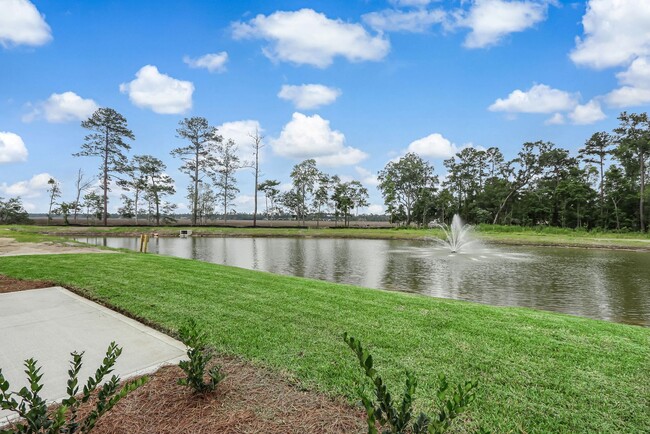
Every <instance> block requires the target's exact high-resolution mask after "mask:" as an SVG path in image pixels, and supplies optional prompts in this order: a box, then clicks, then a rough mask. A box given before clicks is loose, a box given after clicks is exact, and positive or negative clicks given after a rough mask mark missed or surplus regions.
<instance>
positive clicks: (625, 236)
mask: <svg viewBox="0 0 650 434" xmlns="http://www.w3.org/2000/svg"><path fill="white" fill-rule="evenodd" d="M181 229H190V230H192V231H193V234H194V235H195V236H206V237H313V238H367V239H403V240H422V239H427V238H432V237H442V236H443V234H442V231H441V230H437V229H411V228H409V229H403V228H393V229H385V228H381V229H373V228H323V229H316V228H309V229H299V228H269V227H258V228H245V227H244V228H241V227H196V228H191V227H184V228H181V227H165V226H163V227H149V226H142V227H133V226H109V227H103V226H0V234H3V233H4V232H5V231H6V234H7V236H16V237H23V238H28V237H33V238H35V239H42V238H43V235H52V236H56V237H65V236H75V235H77V236H139V235H140V234H142V233H153V232H155V233H158V234H159V235H160V236H163V237H164V236H178V232H179V230H181ZM475 229H476V230H475V233H476V235H477V236H478V237H479V238H480V239H482V240H484V241H486V242H488V243H497V244H509V245H533V246H537V245H539V246H565V247H587V248H619V249H638V250H644V251H650V234H647V233H639V232H631V233H615V232H596V231H590V232H587V231H582V230H574V229H562V228H549V227H537V228H527V227H521V226H499V225H479V226H477V227H476V228H475ZM9 234H11V235H9ZM39 237H40V238H39Z"/></svg>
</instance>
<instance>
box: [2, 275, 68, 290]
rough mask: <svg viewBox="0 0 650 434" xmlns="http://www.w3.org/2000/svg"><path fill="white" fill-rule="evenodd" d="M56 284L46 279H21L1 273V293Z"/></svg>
mask: <svg viewBox="0 0 650 434" xmlns="http://www.w3.org/2000/svg"><path fill="white" fill-rule="evenodd" d="M51 286H56V284H54V283H52V282H47V281H44V280H19V279H13V278H11V277H7V276H3V275H2V274H0V294H2V293H5V292H15V291H24V290H26V289H38V288H49V287H51Z"/></svg>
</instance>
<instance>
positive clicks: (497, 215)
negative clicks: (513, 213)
mask: <svg viewBox="0 0 650 434" xmlns="http://www.w3.org/2000/svg"><path fill="white" fill-rule="evenodd" d="M517 190H518V188H517V189H512V190H510V193H508V196H506V198H505V199H504V200H503V202H501V206H499V209H498V211H497V213H496V215H495V216H494V221H492V224H493V225H495V224H497V221H498V220H499V214H501V211H503V209H504V208H505V207H506V204H507V203H508V201H509V200H510V198H511V197H512V195H513V194H515V192H516V191H517Z"/></svg>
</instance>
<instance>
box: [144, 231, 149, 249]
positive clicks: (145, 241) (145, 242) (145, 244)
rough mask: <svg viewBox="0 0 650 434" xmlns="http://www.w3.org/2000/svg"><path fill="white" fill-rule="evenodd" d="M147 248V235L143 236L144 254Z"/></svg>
mask: <svg viewBox="0 0 650 434" xmlns="http://www.w3.org/2000/svg"><path fill="white" fill-rule="evenodd" d="M148 247H149V235H145V236H144V253H147V248H148Z"/></svg>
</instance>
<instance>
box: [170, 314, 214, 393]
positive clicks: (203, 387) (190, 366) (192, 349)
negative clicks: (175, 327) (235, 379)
mask: <svg viewBox="0 0 650 434" xmlns="http://www.w3.org/2000/svg"><path fill="white" fill-rule="evenodd" d="M178 334H179V336H180V339H181V342H183V343H184V344H185V345H186V346H187V357H188V358H189V360H183V361H181V362H180V363H179V364H178V366H179V367H180V368H181V369H182V370H183V372H185V375H186V376H187V377H186V378H181V379H179V380H178V384H182V385H183V386H188V387H190V388H192V389H193V390H194V392H196V393H206V392H211V391H213V390H214V389H216V387H217V385H218V384H219V382H220V381H221V380H223V379H224V377H225V375H223V374H222V373H221V367H220V366H213V367H212V368H210V370H209V371H208V373H207V375H208V381H204V378H205V374H206V373H205V370H206V367H207V366H208V363H209V362H210V360H212V357H213V356H214V351H213V349H212V348H211V347H209V346H208V343H207V336H206V334H205V332H203V331H201V330H199V328H198V326H197V324H196V321H195V320H194V319H192V320H190V321H189V322H188V323H187V324H186V325H185V326H183V327H181V328H180V330H179V331H178Z"/></svg>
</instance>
